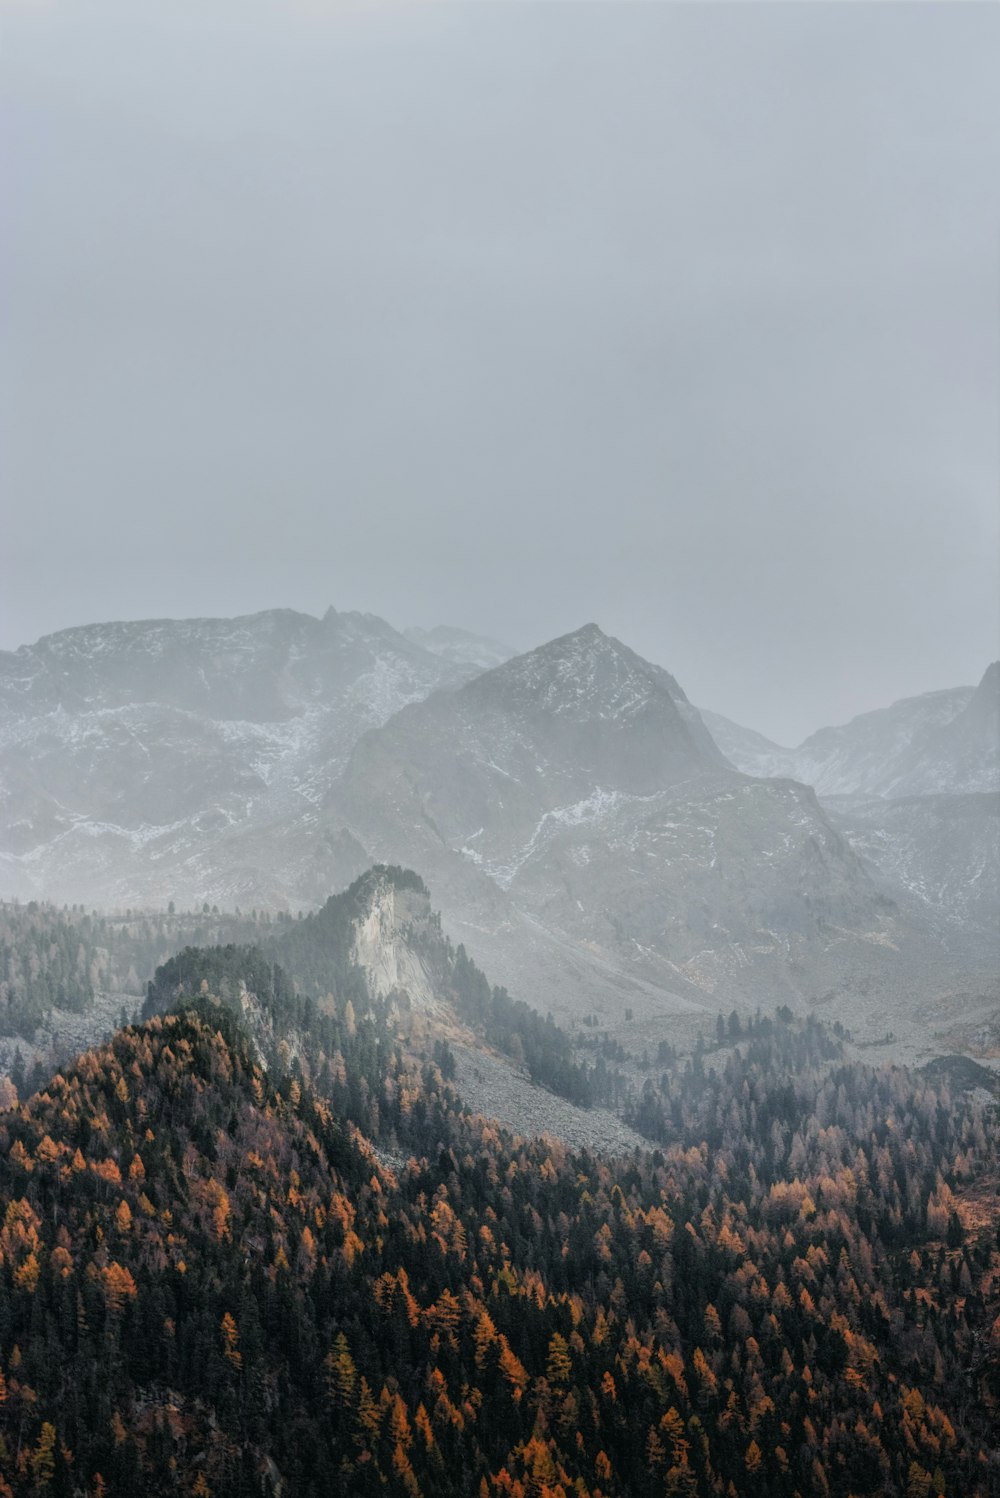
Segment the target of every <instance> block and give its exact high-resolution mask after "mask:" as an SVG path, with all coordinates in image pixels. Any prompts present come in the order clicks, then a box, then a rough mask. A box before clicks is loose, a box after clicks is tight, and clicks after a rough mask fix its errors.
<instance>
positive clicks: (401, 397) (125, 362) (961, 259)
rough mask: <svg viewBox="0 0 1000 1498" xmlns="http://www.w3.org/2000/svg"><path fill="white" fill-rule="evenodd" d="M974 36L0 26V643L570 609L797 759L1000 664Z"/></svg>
mask: <svg viewBox="0 0 1000 1498" xmlns="http://www.w3.org/2000/svg"><path fill="white" fill-rule="evenodd" d="M998 60H1000V8H998V7H996V6H992V5H977V4H969V5H962V4H955V5H923V4H915V5H907V4H896V5H880V6H874V5H848V4H842V5H825V4H800V5H788V4H773V5H772V4H768V3H758V4H730V5H727V4H709V5H697V4H687V5H674V4H668V3H663V4H645V5H637V4H623V3H618V4H616V3H606V4H576V3H549V4H533V3H527V4H490V3H483V4H479V3H451V4H445V3H431V4H412V3H411V4H409V5H405V6H396V5H390V4H381V3H379V0H373V3H369V4H366V5H364V6H361V5H353V4H343V3H340V4H337V3H329V4H328V3H323V0H313V3H307V0H299V3H295V0H285V3H281V4H278V3H263V0H238V3H237V0H197V3H196V0H170V3H169V4H168V3H166V0H145V3H143V4H142V5H141V6H137V5H135V4H134V0H129V3H127V4H109V3H100V4H95V3H91V0H52V3H49V0H0V141H2V142H3V144H2V147H0V150H2V161H0V204H2V206H0V214H2V223H0V341H2V347H0V382H2V383H0V506H2V515H0V648H5V649H13V648H16V647H17V646H18V645H20V644H22V643H26V642H30V641H32V640H34V639H36V638H37V637H38V636H40V635H42V634H45V633H49V632H51V631H54V630H57V629H61V628H66V627H69V626H72V625H75V624H82V623H90V622H95V621H99V620H108V619H116V618H149V617H184V616H188V615H231V614H239V613H250V612H254V611H256V610H259V609H265V608H271V607H291V608H298V609H302V610H304V611H306V612H310V613H322V612H324V611H325V610H326V608H327V607H329V606H330V605H333V606H334V607H336V608H337V609H360V610H364V611H367V612H371V613H375V614H379V615H381V616H383V617H385V618H387V619H389V620H390V621H391V622H392V623H394V624H396V625H397V626H398V627H403V626H406V625H410V624H416V625H421V626H424V627H428V626H431V625H434V624H438V623H449V624H455V625H460V626H464V627H466V628H469V629H472V630H477V631H481V632H484V633H487V634H490V635H493V636H496V637H498V638H500V639H501V640H506V641H509V642H510V643H511V644H512V645H513V646H515V647H517V648H530V647H531V646H533V645H535V644H538V643H540V642H542V641H544V640H546V639H549V638H551V637H553V636H555V635H558V634H562V633H565V632H567V631H569V630H572V629H574V628H576V627H578V626H579V625H581V624H583V623H585V622H587V621H589V620H595V621H596V622H597V623H599V624H600V625H601V626H602V628H604V629H605V630H606V631H607V632H609V633H612V634H615V635H617V636H619V637H620V638H622V639H624V640H625V641H626V642H627V643H628V644H630V645H632V646H633V647H634V648H635V649H637V650H638V651H640V653H642V654H643V655H645V656H647V657H648V658H650V659H652V660H655V661H657V662H659V663H660V664H662V665H664V666H666V667H667V668H668V669H669V670H670V671H672V672H673V673H674V674H675V675H676V676H677V678H678V679H679V681H680V682H681V684H682V686H684V688H685V690H686V691H687V693H688V696H689V697H690V698H691V699H692V700H693V701H695V702H697V703H699V704H700V705H702V706H704V707H708V708H712V709H714V710H716V711H719V712H723V713H726V714H727V715H729V716H730V717H732V718H735V719H736V720H737V721H740V722H743V723H745V724H747V725H748V726H750V727H753V728H756V729H758V730H760V731H761V732H764V733H767V734H768V735H769V736H771V737H772V738H775V739H777V740H778V741H780V742H784V743H795V742H798V741H799V740H800V739H801V738H803V737H804V736H805V735H806V734H807V733H809V732H811V731H812V730H814V729H815V728H818V727H819V726H821V725H823V724H827V723H832V722H842V721H845V720H846V719H848V718H850V717H852V716H853V715H854V714H856V713H858V712H862V711H865V710H868V709H870V708H874V707H879V706H882V705H884V704H886V703H888V702H890V701H892V700H894V699H896V698H898V697H901V696H906V695H910V694H913V693H917V692H921V691H926V690H930V689H933V688H937V687H943V686H951V685H956V684H958V683H960V682H975V681H977V680H978V679H979V677H980V676H981V674H982V672H983V670H984V668H985V666H986V665H987V663H988V661H989V660H990V659H991V658H993V657H995V656H997V655H1000V414H998V413H1000V193H998V187H997V184H998V182H1000V105H998V93H997V91H996V90H995V89H994V87H993V84H994V81H995V77H996V73H997V68H998Z"/></svg>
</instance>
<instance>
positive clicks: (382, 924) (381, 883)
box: [351, 874, 440, 1010]
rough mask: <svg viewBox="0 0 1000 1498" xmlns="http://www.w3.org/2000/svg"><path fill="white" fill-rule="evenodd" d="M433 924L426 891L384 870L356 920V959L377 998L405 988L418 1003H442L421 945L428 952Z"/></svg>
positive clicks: (429, 1005) (432, 1006) (353, 948)
mask: <svg viewBox="0 0 1000 1498" xmlns="http://www.w3.org/2000/svg"><path fill="white" fill-rule="evenodd" d="M430 927H431V911H430V899H429V897H428V896H427V895H426V894H423V893H421V892H419V891H416V890H413V889H406V888H402V889H401V888H399V887H398V886H397V884H396V882H395V880H393V879H392V878H391V877H388V876H386V875H384V874H379V875H377V876H376V877H375V878H373V879H372V881H371V888H370V891H369V894H368V898H367V901H366V908H365V909H363V910H362V911H361V913H359V915H358V916H357V917H356V918H355V921H354V937H353V941H352V943H351V961H352V962H355V963H356V964H357V965H358V967H360V968H361V969H362V970H363V971H364V973H365V975H366V977H367V979H368V985H369V989H370V991H371V993H372V996H373V997H374V998H379V999H384V998H386V997H387V996H388V995H389V994H393V993H405V994H406V995H407V996H408V998H409V1000H410V1003H411V1005H413V1006H414V1007H415V1008H421V1009H431V1010H433V1009H437V1008H438V1007H439V1005H440V993H439V992H435V982H434V977H433V974H432V964H431V963H430V962H429V961H428V958H427V957H426V956H425V955H422V954H421V952H420V950H419V946H418V943H420V944H421V945H423V947H424V949H425V952H426V949H427V936H428V934H429V932H430ZM421 938H423V941H422V942H421Z"/></svg>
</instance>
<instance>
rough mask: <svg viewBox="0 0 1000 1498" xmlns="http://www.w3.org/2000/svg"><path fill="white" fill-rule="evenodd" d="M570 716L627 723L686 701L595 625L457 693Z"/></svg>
mask: <svg viewBox="0 0 1000 1498" xmlns="http://www.w3.org/2000/svg"><path fill="white" fill-rule="evenodd" d="M463 690H464V691H465V692H466V693H473V694H476V695H477V696H478V695H479V694H482V695H483V696H486V695H487V694H488V695H489V696H491V697H497V696H499V697H502V699H503V700H504V701H505V702H506V703H507V705H508V706H513V705H515V704H516V705H519V706H524V707H529V706H530V707H531V708H532V709H534V710H536V711H539V712H544V713H552V714H560V715H562V716H565V717H570V718H579V719H583V718H605V719H607V718H614V719H618V720H621V721H627V720H630V719H633V718H636V717H638V716H640V715H641V714H642V713H644V712H645V711H647V710H649V709H655V708H656V707H659V708H660V709H662V710H663V711H666V712H667V715H668V716H669V717H674V716H675V715H676V713H677V709H678V707H679V705H680V704H682V703H684V704H686V703H687V698H686V697H685V695H684V693H683V691H682V690H681V688H680V687H679V686H678V684H677V682H676V681H675V680H674V678H673V677H672V676H671V675H670V674H669V672H667V671H664V670H663V669H662V667H660V666H654V665H653V664H651V662H649V661H646V660H643V658H642V656H640V655H637V654H636V653H635V651H634V650H630V649H629V647H628V646H627V645H623V644H622V642H621V640H617V639H615V637H614V636H613V635H606V634H605V633H604V631H603V630H602V629H601V628H600V627H599V626H598V625H596V624H584V625H583V626H582V627H581V628H580V629H577V630H573V631H572V633H570V634H566V635H560V636H558V638H557V639H554V640H549V641H547V642H546V644H544V645H539V646H538V647H537V648H536V649H534V650H530V651H528V652H527V654H525V655H518V656H514V658H513V659H512V660H509V661H507V662H505V664H504V665H502V666H498V667H497V668H496V669H495V670H493V671H489V672H487V673H486V674H485V675H484V676H482V677H480V678H478V680H477V681H475V682H470V683H469V684H468V686H466V687H465V688H464V689H463Z"/></svg>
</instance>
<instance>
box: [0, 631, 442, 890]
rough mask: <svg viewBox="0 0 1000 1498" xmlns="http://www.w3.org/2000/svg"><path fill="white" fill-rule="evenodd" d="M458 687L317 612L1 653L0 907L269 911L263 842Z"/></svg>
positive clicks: (420, 653)
mask: <svg viewBox="0 0 1000 1498" xmlns="http://www.w3.org/2000/svg"><path fill="white" fill-rule="evenodd" d="M469 674H470V668H468V667H467V666H466V667H462V666H457V665H455V664H454V663H453V662H451V661H448V660H445V659H443V658H442V657H441V656H439V655H434V654H432V653H430V652H429V651H426V650H423V649H421V648H420V646H418V645H416V644H414V643H413V642H412V641H410V640H407V639H405V638H404V637H403V636H402V635H400V634H398V633H397V632H396V631H395V630H394V629H392V628H391V626H390V625H388V624H386V623H385V622H384V621H383V620H381V619H377V618H375V617H374V616H372V615H369V614H337V613H336V612H335V611H334V610H332V609H331V610H330V611H329V612H328V613H327V614H326V615H325V617H324V618H322V619H315V618H312V617H311V616H309V615H307V614H298V613H293V612H292V611H291V610H272V611H270V612H267V613H262V614H254V615H251V616H248V617H246V618H240V619H186V620H149V621H143V622H139V623H131V624H121V623H117V624H103V625H90V626H87V627H84V628H80V629H71V630H65V631H63V632H62V633H60V634H56V635H50V636H48V637H46V638H45V639H42V640H39V641H38V643H37V644H36V645H32V646H25V647H22V648H21V649H20V650H17V651H14V652H3V653H0V893H2V894H8V895H12V894H14V895H20V896H30V895H33V894H36V893H41V894H44V895H45V896H47V897H51V898H56V899H63V900H76V899H82V900H86V901H87V902H89V903H104V904H114V903H118V902H121V903H125V904H134V903H139V902H142V901H145V902H147V903H158V904H165V903H166V902H167V900H169V899H171V898H177V899H179V900H185V901H187V900H200V899H203V898H204V899H210V900H213V901H222V902H225V903H227V904H230V905H231V904H234V903H245V904H252V903H275V902H277V903H282V902H283V900H284V899H285V897H286V896H287V893H288V889H289V887H290V886H292V887H294V880H290V879H287V878H286V877H284V875H283V872H282V870H281V868H280V867H278V866H276V864H275V860H274V856H273V855H274V847H273V838H272V836H271V835H270V833H268V832H266V831H265V829H273V828H274V827H275V826H280V827H285V828H287V827H288V826H289V825H292V824H297V825H298V830H299V833H300V834H301V833H302V831H303V817H304V816H305V817H307V816H308V812H309V810H310V808H313V807H315V806H316V805H317V804H318V803H319V802H320V801H321V800H322V798H323V796H324V795H325V794H326V792H327V790H328V789H329V786H330V784H331V783H332V781H333V779H334V778H335V777H336V775H337V773H338V772H339V771H340V769H341V768H342V767H343V765H344V763H345V761H346V759H347V757H348V755H349V753H350V751H351V749H352V748H353V746H354V744H355V742H356V740H357V739H358V737H359V736H360V735H361V734H362V733H364V732H365V731H366V730H367V729H369V728H372V727H373V726H375V725H377V724H379V723H382V722H384V721H385V720H386V718H388V717H390V716H391V715H392V714H393V713H394V712H396V711H397V710H398V709H399V708H400V707H402V706H403V705H404V704H406V703H408V702H413V701H417V700H420V699H422V698H423V697H426V695H427V694H428V692H431V691H433V690H434V689H435V688H437V687H441V686H448V685H454V684H457V683H458V682H461V681H462V680H464V679H465V678H466V677H467V676H468V675H469ZM305 826H306V831H307V830H308V823H306V824H305ZM269 845H270V853H269V852H268V847H269ZM329 888H330V884H329V883H327V884H326V885H325V888H324V890H323V893H326V892H327V891H328V890H329Z"/></svg>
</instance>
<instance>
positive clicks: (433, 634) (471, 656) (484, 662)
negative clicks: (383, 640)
mask: <svg viewBox="0 0 1000 1498" xmlns="http://www.w3.org/2000/svg"><path fill="white" fill-rule="evenodd" d="M403 633H404V634H405V635H406V638H407V639H408V640H412V641H413V642H414V644H415V645H419V646H420V647H421V649H422V650H429V651H430V652H431V653H432V655H440V656H443V658H444V659H445V660H447V661H453V662H454V663H455V664H456V665H460V666H473V667H475V668H476V669H477V670H479V671H490V670H492V669H493V667H494V666H502V665H503V663H504V661H509V660H510V659H511V657H512V656H515V655H517V651H516V650H515V649H514V648H513V647H512V646H510V645H504V644H502V643H501V642H500V641H499V640H491V639H490V638H489V636H488V635H477V634H473V633H472V632H471V631H470V630H467V629H456V628H455V627H454V626H453V625H450V624H439V625H437V626H436V627H435V628H434V629H417V628H415V627H414V628H411V629H407V630H404V631H403Z"/></svg>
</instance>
